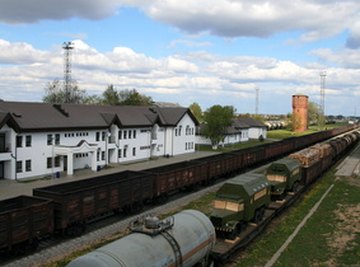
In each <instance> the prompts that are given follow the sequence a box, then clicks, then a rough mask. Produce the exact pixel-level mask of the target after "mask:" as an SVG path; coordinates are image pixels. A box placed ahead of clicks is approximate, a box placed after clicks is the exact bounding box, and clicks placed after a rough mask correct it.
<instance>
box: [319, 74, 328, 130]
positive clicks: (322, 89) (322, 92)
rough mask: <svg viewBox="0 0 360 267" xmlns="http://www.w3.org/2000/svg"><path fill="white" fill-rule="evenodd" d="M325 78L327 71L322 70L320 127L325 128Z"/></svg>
mask: <svg viewBox="0 0 360 267" xmlns="http://www.w3.org/2000/svg"><path fill="white" fill-rule="evenodd" d="M325 80H326V71H322V72H320V116H319V126H320V129H323V128H324V125H325Z"/></svg>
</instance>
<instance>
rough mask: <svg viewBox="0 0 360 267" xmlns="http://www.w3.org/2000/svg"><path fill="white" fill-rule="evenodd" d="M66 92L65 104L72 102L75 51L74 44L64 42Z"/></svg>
mask: <svg viewBox="0 0 360 267" xmlns="http://www.w3.org/2000/svg"><path fill="white" fill-rule="evenodd" d="M63 49H64V91H65V103H70V102H71V89H72V88H71V84H72V79H71V52H72V50H73V49H74V44H73V43H72V42H64V43H63Z"/></svg>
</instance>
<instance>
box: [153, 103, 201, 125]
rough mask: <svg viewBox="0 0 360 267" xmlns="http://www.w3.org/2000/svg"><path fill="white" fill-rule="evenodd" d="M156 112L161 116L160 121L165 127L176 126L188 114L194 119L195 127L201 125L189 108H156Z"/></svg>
mask: <svg viewBox="0 0 360 267" xmlns="http://www.w3.org/2000/svg"><path fill="white" fill-rule="evenodd" d="M156 111H157V112H158V114H159V115H160V121H161V124H163V125H167V126H175V125H177V124H178V123H179V121H180V120H181V119H182V118H183V117H184V116H185V114H188V115H189V116H190V117H191V118H192V119H193V121H194V122H195V125H198V124H199V122H198V120H197V119H196V118H195V116H194V115H193V114H192V112H191V111H190V109H188V108H182V107H174V108H169V107H164V108H156Z"/></svg>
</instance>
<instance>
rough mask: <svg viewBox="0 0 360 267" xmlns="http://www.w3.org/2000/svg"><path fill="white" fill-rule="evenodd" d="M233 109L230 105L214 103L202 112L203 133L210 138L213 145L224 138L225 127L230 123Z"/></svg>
mask: <svg viewBox="0 0 360 267" xmlns="http://www.w3.org/2000/svg"><path fill="white" fill-rule="evenodd" d="M234 113H235V109H234V107H232V106H224V107H222V106H220V105H214V106H212V107H210V108H209V109H207V110H206V111H205V113H204V121H205V128H204V135H205V137H207V138H209V139H210V140H211V144H212V145H213V147H215V148H217V146H218V144H219V143H220V142H221V141H223V140H224V137H225V129H226V127H228V126H230V125H231V123H232V118H233V117H234Z"/></svg>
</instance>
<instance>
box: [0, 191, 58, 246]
mask: <svg viewBox="0 0 360 267" xmlns="http://www.w3.org/2000/svg"><path fill="white" fill-rule="evenodd" d="M53 230H54V224H53V203H52V201H51V200H48V199H43V198H38V197H31V196H18V197H14V198H9V199H5V200H2V201H0V251H24V250H25V249H26V248H28V247H31V248H34V249H35V248H36V247H37V244H38V241H39V240H40V239H41V238H43V237H45V236H47V235H49V234H52V232H53Z"/></svg>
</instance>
